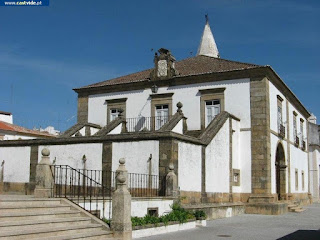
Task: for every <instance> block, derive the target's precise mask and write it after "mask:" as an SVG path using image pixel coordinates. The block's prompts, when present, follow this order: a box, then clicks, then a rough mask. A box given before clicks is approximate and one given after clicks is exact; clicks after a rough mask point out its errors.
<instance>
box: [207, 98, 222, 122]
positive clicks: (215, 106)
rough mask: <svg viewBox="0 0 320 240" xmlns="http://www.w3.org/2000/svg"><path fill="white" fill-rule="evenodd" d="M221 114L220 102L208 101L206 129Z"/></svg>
mask: <svg viewBox="0 0 320 240" xmlns="http://www.w3.org/2000/svg"><path fill="white" fill-rule="evenodd" d="M219 113H220V100H219V99H214V100H209V101H206V125H205V126H206V127H207V126H208V125H209V123H210V122H211V121H212V120H213V119H214V118H215V117H216V116H217V115H218V114H219Z"/></svg>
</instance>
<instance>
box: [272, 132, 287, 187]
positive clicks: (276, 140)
mask: <svg viewBox="0 0 320 240" xmlns="http://www.w3.org/2000/svg"><path fill="white" fill-rule="evenodd" d="M278 143H279V138H278V137H277V136H275V135H274V134H271V193H276V192H277V190H276V165H275V164H276V153H277V147H278ZM281 144H282V146H283V150H284V155H285V156H284V158H285V163H286V165H287V163H288V160H287V158H288V157H287V142H286V141H282V143H281ZM286 172H287V177H286V183H288V168H287V169H286ZM286 192H288V184H286Z"/></svg>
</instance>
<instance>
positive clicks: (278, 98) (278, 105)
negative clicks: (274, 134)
mask: <svg viewBox="0 0 320 240" xmlns="http://www.w3.org/2000/svg"><path fill="white" fill-rule="evenodd" d="M282 102H283V98H282V97H281V96H279V95H277V107H278V108H279V107H280V108H281V121H282V122H283V114H282V111H283V109H282ZM277 113H278V109H277ZM278 121H279V118H278ZM282 122H278V128H279V124H283V123H282Z"/></svg>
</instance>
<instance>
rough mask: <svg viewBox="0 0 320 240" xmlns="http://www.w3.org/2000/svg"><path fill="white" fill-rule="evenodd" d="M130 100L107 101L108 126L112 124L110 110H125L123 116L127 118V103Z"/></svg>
mask: <svg viewBox="0 0 320 240" xmlns="http://www.w3.org/2000/svg"><path fill="white" fill-rule="evenodd" d="M127 99H128V98H117V99H110V100H106V101H105V102H106V104H107V124H108V123H110V110H111V109H120V108H122V109H123V116H124V117H126V101H127Z"/></svg>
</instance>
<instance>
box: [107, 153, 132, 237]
mask: <svg viewBox="0 0 320 240" xmlns="http://www.w3.org/2000/svg"><path fill="white" fill-rule="evenodd" d="M119 163H120V165H119V168H118V169H117V171H116V174H117V178H116V181H117V182H116V184H117V190H116V191H115V192H114V193H113V196H112V221H111V229H112V231H113V233H114V237H115V238H120V239H123V240H131V239H132V223H131V195H130V192H129V191H128V187H127V179H128V171H127V170H126V168H125V159H124V158H121V159H120V160H119Z"/></svg>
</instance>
